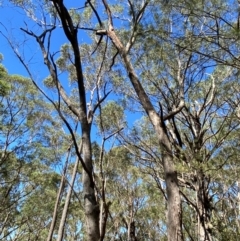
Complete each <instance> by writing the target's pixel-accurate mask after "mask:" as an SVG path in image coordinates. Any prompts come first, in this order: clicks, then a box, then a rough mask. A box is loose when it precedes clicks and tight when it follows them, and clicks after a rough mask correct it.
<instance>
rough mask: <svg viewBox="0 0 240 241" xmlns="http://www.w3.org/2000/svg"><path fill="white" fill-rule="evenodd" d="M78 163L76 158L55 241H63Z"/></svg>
mask: <svg viewBox="0 0 240 241" xmlns="http://www.w3.org/2000/svg"><path fill="white" fill-rule="evenodd" d="M79 149H80V150H79V152H80V153H81V149H82V143H81V144H80V148H79ZM78 163H79V159H78V157H77V158H76V161H75V164H74V168H73V172H72V179H71V182H70V183H69V187H68V192H67V196H66V200H65V203H64V208H63V211H62V217H61V221H60V225H59V228H58V236H57V241H62V240H63V235H64V227H65V223H66V219H67V213H68V208H69V204H70V200H71V195H72V191H73V185H74V182H75V178H76V175H77V168H78Z"/></svg>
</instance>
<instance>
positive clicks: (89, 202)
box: [82, 125, 100, 241]
mask: <svg viewBox="0 0 240 241" xmlns="http://www.w3.org/2000/svg"><path fill="white" fill-rule="evenodd" d="M82 133H83V134H82V138H83V160H84V163H85V165H86V168H87V169H88V170H89V173H92V150H91V139H90V126H89V125H85V126H83V125H82ZM82 182H83V195H84V210H85V215H86V231H87V237H88V239H87V240H88V241H98V240H99V239H100V231H99V213H100V208H99V205H98V203H97V200H96V197H95V192H94V183H93V179H92V176H89V174H88V173H87V172H86V171H84V170H83V177H82Z"/></svg>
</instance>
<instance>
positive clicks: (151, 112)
mask: <svg viewBox="0 0 240 241" xmlns="http://www.w3.org/2000/svg"><path fill="white" fill-rule="evenodd" d="M103 3H104V6H105V9H106V12H107V14H108V30H107V35H108V36H109V37H110V38H111V40H112V42H113V44H114V45H115V47H116V48H117V50H118V51H119V54H120V56H121V58H122V61H123V64H124V66H125V68H126V71H127V73H128V76H129V79H130V81H131V83H132V85H133V87H134V89H135V92H136V94H137V96H138V98H139V100H140V102H141V104H142V106H143V108H144V110H145V112H146V114H147V115H148V117H149V119H150V121H151V123H152V125H153V127H154V129H155V131H156V135H157V137H158V140H159V144H160V146H161V148H162V153H163V155H162V161H163V168H164V173H165V181H166V189H167V204H168V211H167V229H168V233H167V236H168V241H181V240H182V230H181V198H180V192H179V187H178V179H177V172H176V170H175V167H174V164H173V156H172V151H171V143H170V141H169V139H168V136H167V131H166V128H165V124H164V121H163V119H164V118H163V116H159V115H158V114H157V112H156V111H155V109H154V107H153V105H152V103H151V101H150V99H149V97H148V96H147V94H146V92H145V91H144V89H143V87H142V85H141V82H140V80H139V78H138V76H137V75H136V73H135V71H134V68H133V66H132V64H131V61H130V59H129V57H128V51H129V49H130V47H128V48H126V47H124V46H123V44H122V42H121V41H120V39H119V38H118V36H117V34H116V32H115V31H114V27H113V22H112V15H111V10H110V8H109V6H108V4H107V2H106V1H105V0H103ZM130 41H131V43H129V44H127V46H131V45H132V41H133V39H132V38H131V39H130ZM183 107H184V105H183V103H182V102H181V106H180V107H177V108H176V110H177V111H176V110H175V111H174V114H177V113H178V112H179V111H181V109H182V108H183ZM171 115H173V114H171Z"/></svg>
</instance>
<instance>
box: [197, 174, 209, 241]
mask: <svg viewBox="0 0 240 241" xmlns="http://www.w3.org/2000/svg"><path fill="white" fill-rule="evenodd" d="M197 208H198V210H197V212H198V240H199V241H212V238H211V231H212V226H211V211H212V210H211V200H210V199H209V195H208V191H207V187H206V180H205V177H204V174H203V173H202V172H201V171H200V172H199V173H198V190H197Z"/></svg>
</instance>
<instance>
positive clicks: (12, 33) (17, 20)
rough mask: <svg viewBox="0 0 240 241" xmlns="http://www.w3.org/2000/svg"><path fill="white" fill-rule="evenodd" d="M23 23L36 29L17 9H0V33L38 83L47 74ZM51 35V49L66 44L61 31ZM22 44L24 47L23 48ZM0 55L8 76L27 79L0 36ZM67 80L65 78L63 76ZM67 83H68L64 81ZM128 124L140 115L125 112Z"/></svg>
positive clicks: (25, 73)
mask: <svg viewBox="0 0 240 241" xmlns="http://www.w3.org/2000/svg"><path fill="white" fill-rule="evenodd" d="M25 23H27V24H28V25H30V29H36V25H34V24H32V23H31V22H30V21H29V19H28V18H27V17H26V14H24V13H23V12H22V11H21V10H20V9H19V8H16V7H12V6H4V7H0V31H1V32H2V33H3V34H4V35H6V36H8V37H10V38H12V39H13V41H14V42H15V43H17V44H19V51H22V52H20V53H21V55H24V56H25V59H26V61H27V62H28V61H29V64H30V67H31V69H32V70H33V74H34V78H36V80H37V82H38V83H41V82H42V80H43V79H44V78H45V77H47V76H48V74H49V72H48V70H47V68H46V66H45V65H44V63H43V58H42V54H41V51H40V49H39V47H38V44H37V43H36V40H35V39H34V38H32V37H30V36H25V35H24V33H23V31H21V30H20V28H21V27H22V28H25ZM54 34H55V35H53V39H54V45H53V44H52V49H53V50H54V51H58V50H59V47H60V46H61V44H63V43H66V42H67V39H66V37H65V36H64V34H63V31H62V30H59V31H55V32H54ZM80 36H81V37H80V38H79V40H80V41H81V42H85V43H86V42H89V38H87V37H86V33H84V31H81V35H80ZM23 44H24V47H23ZM0 53H2V54H3V56H4V60H3V65H4V66H5V68H6V69H7V70H8V72H9V74H19V75H23V76H26V77H28V73H27V71H26V70H25V68H24V67H23V65H22V64H21V63H20V61H19V60H18V58H17V57H16V55H15V54H14V52H13V50H12V49H11V47H10V46H9V43H8V42H7V40H6V39H4V37H3V36H2V35H0ZM65 77H66V78H67V76H65ZM64 82H65V83H67V82H68V81H64ZM108 100H116V97H115V96H114V94H112V95H110V96H109V98H108ZM125 114H126V117H127V121H128V124H129V125H130V126H132V125H133V123H134V122H135V120H136V119H137V118H139V117H140V116H141V114H140V113H135V114H134V115H133V114H132V113H130V112H126V113H125ZM92 132H93V140H94V139H95V138H96V128H95V127H94V126H93V130H92Z"/></svg>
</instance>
